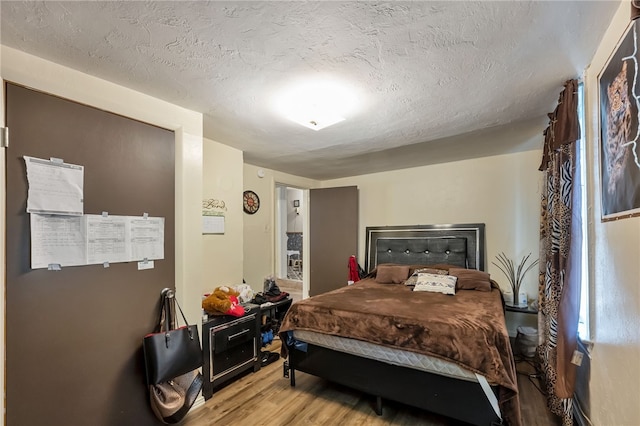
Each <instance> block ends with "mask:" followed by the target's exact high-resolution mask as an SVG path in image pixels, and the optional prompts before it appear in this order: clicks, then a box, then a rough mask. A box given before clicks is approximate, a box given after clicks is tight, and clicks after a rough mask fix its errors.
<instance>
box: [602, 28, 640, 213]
mask: <svg viewBox="0 0 640 426" xmlns="http://www.w3.org/2000/svg"><path fill="white" fill-rule="evenodd" d="M638 42H639V40H638V22H637V21H633V22H632V23H631V24H630V25H629V28H627V30H626V31H625V33H624V35H623V37H622V39H621V40H620V42H619V43H618V45H617V46H616V48H615V50H614V52H613V53H612V54H611V56H610V58H609V60H608V61H607V63H606V64H605V66H604V68H603V70H602V71H601V73H600V75H599V76H598V87H599V96H600V98H599V99H600V105H599V115H600V147H599V156H600V192H601V203H602V220H603V221H607V220H615V219H621V218H625V217H632V216H640V158H639V157H640V132H639V130H640V129H639V128H638V121H639V120H638V112H639V110H640V108H638V105H639V98H640V76H639V75H638V70H639V67H638V60H639V58H640V54H639V52H638Z"/></svg>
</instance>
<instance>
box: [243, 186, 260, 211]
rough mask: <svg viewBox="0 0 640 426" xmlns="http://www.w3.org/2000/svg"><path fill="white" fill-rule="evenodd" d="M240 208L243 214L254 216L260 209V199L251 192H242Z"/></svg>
mask: <svg viewBox="0 0 640 426" xmlns="http://www.w3.org/2000/svg"><path fill="white" fill-rule="evenodd" d="M242 208H243V209H244V211H245V213H249V214H254V213H255V212H257V211H258V209H259V208H260V198H258V194H256V193H255V192H253V191H244V193H243V194H242Z"/></svg>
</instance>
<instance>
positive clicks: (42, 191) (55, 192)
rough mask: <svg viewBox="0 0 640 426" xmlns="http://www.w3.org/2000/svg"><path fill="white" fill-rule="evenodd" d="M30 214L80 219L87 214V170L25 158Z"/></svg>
mask: <svg viewBox="0 0 640 426" xmlns="http://www.w3.org/2000/svg"><path fill="white" fill-rule="evenodd" d="M24 161H25V163H26V166H27V181H28V183H29V193H28V197H27V213H38V214H57V215H66V216H80V215H82V214H83V212H84V166H78V165H76V164H68V163H65V162H63V161H62V160H54V159H52V160H44V159H41V158H34V157H29V156H26V155H25V156H24Z"/></svg>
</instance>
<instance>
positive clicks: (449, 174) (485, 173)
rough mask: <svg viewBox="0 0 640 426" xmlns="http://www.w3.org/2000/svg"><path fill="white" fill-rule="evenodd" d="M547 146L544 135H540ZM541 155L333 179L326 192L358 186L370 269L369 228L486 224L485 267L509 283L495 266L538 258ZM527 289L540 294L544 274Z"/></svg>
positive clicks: (361, 256) (362, 257)
mask: <svg viewBox="0 0 640 426" xmlns="http://www.w3.org/2000/svg"><path fill="white" fill-rule="evenodd" d="M540 144H542V134H541V136H540ZM540 158H541V152H540V151H528V152H523V153H518V154H509V155H500V156H494V157H485V158H479V159H475V160H466V161H459V162H452V163H446V164H438V165H432V166H424V167H415V168H410V169H404V170H398V171H393V172H385V173H375V174H370V175H364V176H354V177H350V178H344V179H336V180H330V181H325V182H323V183H322V185H323V186H324V187H331V186H346V185H356V186H357V187H358V189H359V198H360V219H359V221H360V232H359V234H360V240H359V241H358V262H359V263H360V264H361V265H362V266H364V263H365V262H364V260H365V253H364V249H365V237H366V236H365V232H364V231H365V228H366V227H367V226H386V225H430V224H449V223H484V224H486V239H487V257H486V259H485V269H486V270H487V271H489V273H490V274H491V277H492V278H493V279H495V280H496V281H497V282H498V283H500V284H501V285H504V286H507V285H508V284H507V281H506V279H505V278H504V276H503V275H502V273H501V272H500V270H498V269H497V268H496V267H495V266H494V265H492V264H491V262H492V261H495V256H496V254H498V253H500V252H501V251H504V252H505V254H506V255H507V256H509V257H511V258H516V259H520V258H521V257H522V256H523V255H526V254H528V253H530V252H531V253H533V254H532V258H534V259H536V258H537V257H538V241H539V227H538V224H539V216H540V187H541V177H542V174H541V173H540V172H539V171H538V166H539V165H540ZM524 288H525V289H526V291H527V293H528V295H529V297H530V298H535V297H537V276H536V274H535V272H533V273H529V275H527V277H526V279H525V284H524Z"/></svg>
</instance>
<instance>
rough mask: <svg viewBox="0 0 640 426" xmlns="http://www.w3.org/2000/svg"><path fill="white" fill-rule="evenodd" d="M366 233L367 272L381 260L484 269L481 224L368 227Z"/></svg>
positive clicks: (383, 261)
mask: <svg viewBox="0 0 640 426" xmlns="http://www.w3.org/2000/svg"><path fill="white" fill-rule="evenodd" d="M366 232H367V236H366V250H367V252H366V263H365V269H366V270H367V271H368V272H369V271H371V270H373V269H374V268H375V267H376V266H377V265H379V264H381V263H401V264H409V265H433V264H436V263H447V264H450V265H456V266H460V267H462V268H469V269H478V270H480V271H484V257H485V256H484V252H485V239H484V223H472V224H461V225H415V226H368V227H367V228H366Z"/></svg>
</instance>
